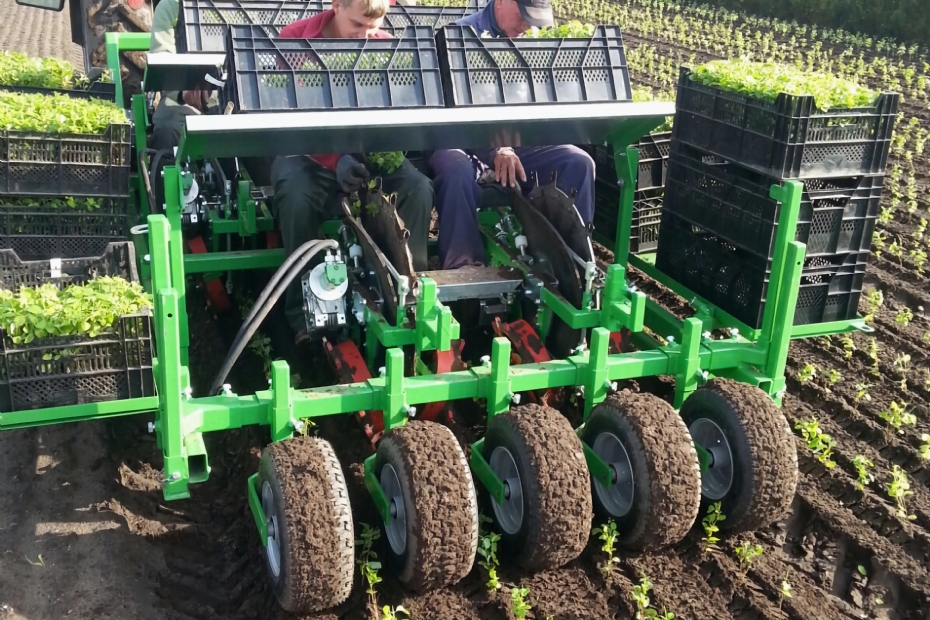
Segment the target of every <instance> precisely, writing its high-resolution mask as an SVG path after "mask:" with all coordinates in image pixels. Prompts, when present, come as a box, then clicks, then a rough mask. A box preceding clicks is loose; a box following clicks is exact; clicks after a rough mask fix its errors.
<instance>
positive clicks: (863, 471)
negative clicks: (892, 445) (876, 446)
mask: <svg viewBox="0 0 930 620" xmlns="http://www.w3.org/2000/svg"><path fill="white" fill-rule="evenodd" d="M852 464H853V467H855V468H856V475H857V476H858V480H857V482H856V488H857V489H859V490H860V491H862V490H863V489H865V487H866V485H868V484H871V483H872V482H873V481H874V480H875V476H873V475H872V473H871V472H870V471H869V469H870V468H874V467H875V463H873V462H872V461H870V460H869V459H867V458H865V457H864V456H862V455H861V454H857V455H856V456H855V458H853V460H852Z"/></svg>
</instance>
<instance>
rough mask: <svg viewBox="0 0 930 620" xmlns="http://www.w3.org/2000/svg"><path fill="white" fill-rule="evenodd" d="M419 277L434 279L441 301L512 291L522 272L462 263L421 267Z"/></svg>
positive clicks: (487, 297) (520, 282)
mask: <svg viewBox="0 0 930 620" xmlns="http://www.w3.org/2000/svg"><path fill="white" fill-rule="evenodd" d="M417 276H418V277H421V278H431V279H432V280H433V281H434V282H436V297H437V299H438V300H439V301H441V302H443V303H449V302H451V301H456V300H459V299H491V298H495V297H500V296H501V295H505V294H507V293H515V292H516V291H517V289H518V288H519V287H520V285H521V284H523V274H522V273H521V272H520V271H519V270H517V269H511V268H508V267H462V268H461V269H448V270H445V271H420V272H418V273H417Z"/></svg>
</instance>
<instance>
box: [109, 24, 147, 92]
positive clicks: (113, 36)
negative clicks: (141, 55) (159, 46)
mask: <svg viewBox="0 0 930 620" xmlns="http://www.w3.org/2000/svg"><path fill="white" fill-rule="evenodd" d="M104 41H105V45H106V50H107V67H108V68H109V69H110V73H111V74H112V75H113V83H114V85H115V86H116V105H118V106H120V107H122V106H123V80H122V77H121V76H122V73H121V71H120V64H119V55H120V52H147V51H149V45H150V44H151V41H152V35H151V34H149V33H148V32H108V33H106V35H105V38H104Z"/></svg>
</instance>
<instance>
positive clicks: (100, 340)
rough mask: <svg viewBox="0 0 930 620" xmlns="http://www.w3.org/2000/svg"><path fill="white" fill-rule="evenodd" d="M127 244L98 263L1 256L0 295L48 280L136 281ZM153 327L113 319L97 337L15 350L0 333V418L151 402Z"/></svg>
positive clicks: (138, 320) (139, 318)
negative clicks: (109, 277) (4, 413)
mask: <svg viewBox="0 0 930 620" xmlns="http://www.w3.org/2000/svg"><path fill="white" fill-rule="evenodd" d="M135 265H136V263H135V253H134V252H133V246H132V243H129V242H124V243H114V244H110V246H108V248H107V251H106V252H105V253H104V254H103V255H101V256H100V257H97V258H84V259H72V260H63V261H61V266H60V271H61V273H62V274H64V277H62V278H55V277H53V276H54V275H56V274H55V273H53V272H54V271H55V270H56V269H57V266H56V265H52V264H50V262H49V261H40V262H24V261H20V260H19V259H18V258H17V257H16V255H15V254H14V253H13V252H12V251H10V250H3V251H0V275H2V284H0V287H2V288H12V289H18V288H19V287H20V286H35V285H39V284H42V283H44V282H49V281H53V282H56V283H57V284H59V285H60V286H64V285H66V284H72V283H74V284H79V283H84V282H86V281H87V280H90V279H93V278H95V277H98V276H106V275H119V276H122V277H124V278H126V279H128V280H131V281H136V282H138V275H137V273H136V266H135ZM154 394H155V383H154V377H153V374H152V320H151V316H150V315H149V314H148V313H143V314H135V315H128V316H123V317H120V318H119V319H118V320H117V322H116V323H115V324H114V325H113V327H112V329H111V330H110V331H109V332H106V333H103V334H100V335H99V336H97V337H93V338H92V337H89V336H63V337H55V338H42V339H38V340H33V341H32V342H31V343H29V344H14V343H13V342H12V340H11V339H10V338H8V337H7V335H6V332H5V331H4V330H3V329H2V328H0V411H25V410H30V409H39V408H43V407H61V406H67V405H78V404H83V403H93V402H102V401H110V400H117V399H124V398H139V397H143V396H153V395H154Z"/></svg>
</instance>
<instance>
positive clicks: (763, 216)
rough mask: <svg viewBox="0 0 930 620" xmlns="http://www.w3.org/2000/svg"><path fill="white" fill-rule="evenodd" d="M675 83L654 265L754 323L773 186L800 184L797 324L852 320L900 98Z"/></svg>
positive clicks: (774, 210)
mask: <svg viewBox="0 0 930 620" xmlns="http://www.w3.org/2000/svg"><path fill="white" fill-rule="evenodd" d="M690 73H691V71H690V69H688V68H682V70H681V75H680V77H679V83H678V95H677V102H676V115H675V123H674V128H673V131H672V139H671V149H670V155H669V166H668V173H667V176H666V187H665V202H664V210H663V213H662V223H661V226H660V233H659V244H658V251H657V255H656V266H657V267H658V268H659V270H661V271H662V272H663V273H665V274H667V275H669V276H671V277H673V278H674V279H675V280H677V281H678V282H680V283H681V284H683V285H685V286H687V287H688V288H690V289H691V290H692V291H693V292H695V293H696V294H698V295H700V296H701V297H703V298H705V299H706V300H707V301H709V302H711V303H713V304H715V305H717V306H718V307H720V308H721V309H722V310H724V311H726V312H728V313H729V314H731V315H733V316H734V317H735V318H736V319H738V320H740V321H742V322H744V323H746V324H747V325H748V326H750V327H752V328H754V329H756V328H759V327H760V326H761V322H762V312H763V309H764V306H765V299H766V297H767V294H768V282H769V276H770V274H771V268H772V257H773V251H774V240H775V232H776V230H777V223H778V219H779V211H780V205H779V204H778V203H777V202H776V201H775V200H774V199H773V198H771V197H770V194H769V192H770V188H771V186H772V185H779V184H781V183H783V182H784V181H785V180H788V179H796V180H799V181H801V182H802V183H803V185H804V194H803V198H802V203H801V213H800V217H799V220H798V227H797V235H796V240H797V241H800V242H803V243H805V244H806V246H807V250H806V258H805V261H804V266H803V272H802V279H801V288H800V291H799V294H798V304H797V308H796V311H795V324H796V325H804V324H811V323H821V322H829V321H838V320H846V319H850V318H854V317H855V315H856V309H857V306H858V302H859V297H860V295H861V291H862V283H863V278H864V275H865V270H866V265H867V262H868V257H869V248H870V246H871V238H872V231H873V229H874V227H875V220H876V217H877V215H878V211H879V202H880V200H881V194H882V186H883V182H884V171H885V167H886V164H887V161H888V151H889V146H890V142H891V135H892V130H893V127H894V121H895V116H896V114H897V108H898V100H899V96H898V95H897V94H895V93H882V94H881V95H879V97H878V98H877V100H876V102H875V104H874V105H873V106H871V107H869V108H855V109H845V110H832V111H828V112H822V111H819V110H818V109H817V108H816V106H815V105H814V103H815V102H814V100H813V97H808V96H793V95H788V94H785V93H781V94H779V95H778V97H777V100H776V101H775V102H774V103H769V102H766V101H762V100H760V99H755V98H752V97H749V96H746V95H740V94H736V93H732V92H727V91H724V90H721V89H719V88H716V87H711V86H705V85H703V84H701V83H699V82H696V81H692V80H691V78H690Z"/></svg>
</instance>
